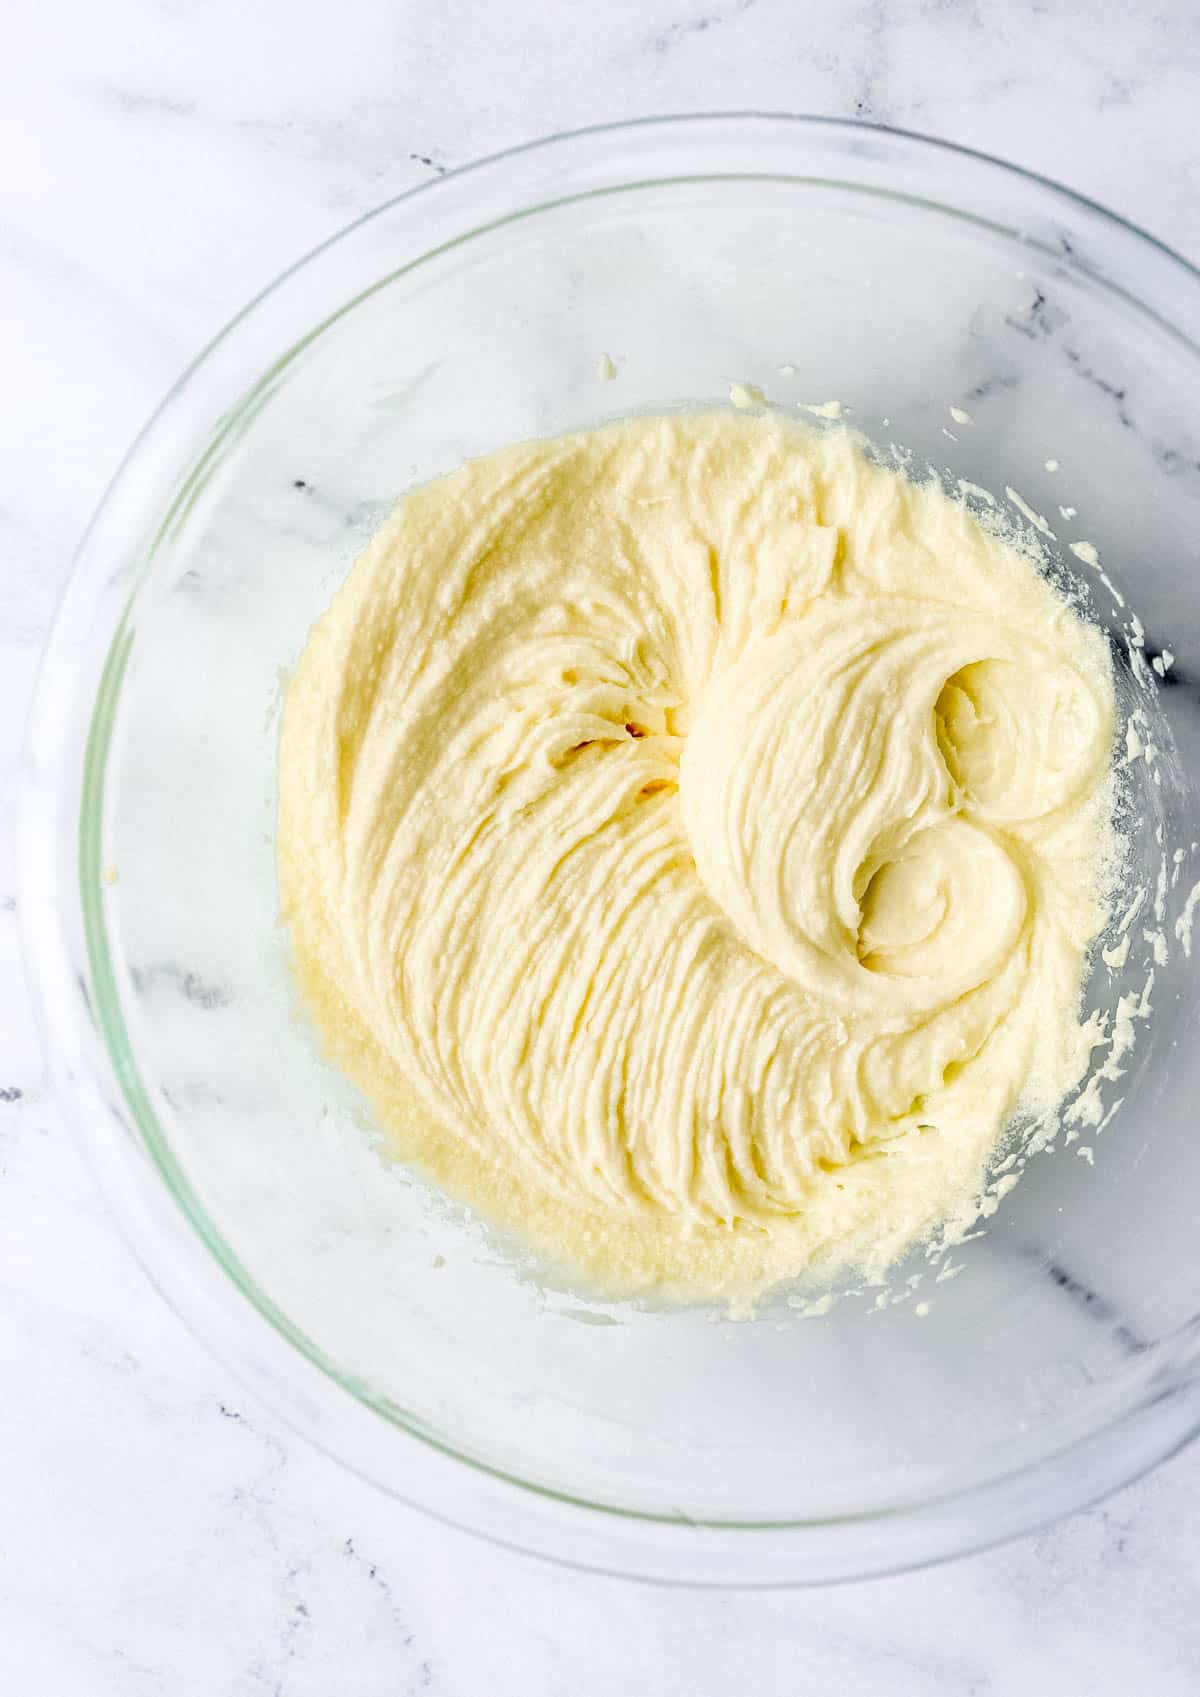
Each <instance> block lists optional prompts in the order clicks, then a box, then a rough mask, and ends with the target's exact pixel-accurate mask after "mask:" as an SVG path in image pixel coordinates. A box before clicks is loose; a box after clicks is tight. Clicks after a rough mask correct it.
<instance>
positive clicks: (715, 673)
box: [279, 413, 1114, 1296]
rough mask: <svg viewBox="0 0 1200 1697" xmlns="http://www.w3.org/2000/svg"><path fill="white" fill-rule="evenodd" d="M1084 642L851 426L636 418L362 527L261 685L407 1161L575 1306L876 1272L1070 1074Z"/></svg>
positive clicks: (1073, 623) (1017, 563) (319, 993)
mask: <svg viewBox="0 0 1200 1697" xmlns="http://www.w3.org/2000/svg"><path fill="white" fill-rule="evenodd" d="M1113 717H1114V706H1113V689H1112V680H1111V673H1110V666H1109V660H1108V656H1107V651H1106V648H1105V645H1104V643H1103V641H1102V639H1101V637H1100V635H1099V633H1098V632H1097V631H1095V630H1093V629H1091V628H1090V627H1088V626H1087V625H1085V624H1084V623H1083V622H1082V621H1081V620H1080V618H1079V617H1078V616H1077V615H1076V614H1075V613H1074V612H1073V611H1072V610H1071V608H1070V607H1069V606H1068V605H1067V604H1066V603H1065V602H1064V601H1063V600H1062V599H1061V598H1060V597H1059V596H1058V595H1057V594H1056V592H1055V591H1054V590H1053V589H1052V588H1051V587H1050V586H1049V585H1048V584H1047V582H1046V581H1045V580H1044V579H1043V578H1042V577H1041V576H1040V575H1039V573H1038V572H1037V570H1036V569H1035V567H1034V565H1033V564H1031V563H1030V561H1029V560H1028V559H1027V558H1025V557H1024V555H1022V554H1021V553H1020V552H1019V551H1017V550H1016V549H1015V548H1014V547H1013V546H1011V545H1009V544H1008V543H1006V542H1005V541H1004V540H1002V539H1001V538H1000V537H998V536H996V535H992V534H990V533H988V532H987V531H985V530H984V529H983V528H982V527H981V526H980V525H979V524H978V523H977V522H976V520H975V519H974V518H973V517H972V516H971V515H970V514H969V513H968V512H967V511H966V509H965V508H964V507H963V506H962V505H961V504H959V503H956V502H954V501H952V500H950V499H949V498H948V497H947V496H946V495H945V494H944V493H943V492H942V490H941V489H940V488H938V487H936V486H934V485H929V486H925V487H919V486H916V485H914V484H913V483H912V482H910V481H908V480H907V479H906V478H904V477H903V476H901V475H899V474H898V473H896V472H894V471H890V470H888V469H885V468H884V467H882V466H880V465H877V464H874V463H872V462H871V461H870V460H869V459H868V458H867V456H866V455H865V454H864V452H863V449H862V446H861V444H860V442H859V441H858V440H857V439H856V438H855V437H854V436H853V435H852V434H851V433H850V432H848V431H845V430H833V431H826V432H817V431H810V430H803V429H800V428H798V427H796V426H793V425H789V424H786V423H784V422H782V421H779V420H777V419H773V418H755V417H744V416H738V415H733V414H725V413H712V414H690V415H689V414H684V415H677V416H673V417H667V418H657V419H645V420H637V421H634V422H630V423H624V424H620V425H614V426H611V427H608V428H604V429H601V430H596V431H591V432H586V433H581V434H579V435H574V436H569V437H564V438H561V439H559V440H556V441H542V442H532V443H528V444H525V445H522V446H518V447H514V448H511V449H507V450H505V451H503V452H500V453H497V454H493V455H491V456H489V457H488V458H486V459H482V460H478V461H474V462H471V463H469V464H467V465H465V466H463V467H462V468H461V469H460V470H459V471H457V472H455V473H453V474H452V475H451V476H448V477H445V478H442V479H440V480H438V481H437V482H435V483H432V484H429V485H428V486H426V487H424V488H422V489H419V490H417V491H415V492H414V493H413V494H410V495H409V496H407V497H406V498H405V499H404V500H403V501H402V502H401V503H400V505H399V506H398V507H397V508H396V510H395V512H394V513H393V514H392V516H391V518H390V519H389V520H388V521H387V523H386V524H385V525H384V526H383V528H382V529H381V530H380V531H379V533H378V534H377V535H376V537H375V538H374V540H373V541H372V542H371V544H370V546H369V547H368V548H367V550H366V552H365V553H364V554H363V555H362V557H361V558H360V559H359V561H358V562H357V564H356V565H355V567H354V569H353V571H352V572H351V574H350V576H349V578H348V579H347V581H346V583H345V585H344V586H343V587H342V589H341V590H340V591H339V592H338V594H337V595H336V596H335V598H334V600H333V602H332V604H331V606H330V607H329V609H328V611H327V612H326V613H325V615H324V617H323V618H322V619H321V620H320V621H319V622H318V623H317V625H316V626H315V627H314V629H313V631H312V634H311V636H310V639H309V642H308V645H307V647H306V649H305V651H304V654H303V656H302V658H301V660H300V663H299V666H298V668H297V671H296V674H295V677H294V679H293V681H292V683H291V685H290V687H289V690H288V694H287V700H286V706H285V714H284V726H283V735H282V745H281V768H280V778H281V801H280V836H279V867H280V879H281V888H282V896H283V905H284V912H285V917H286V920H287V922H288V925H289V928H290V935H291V943H292V952H293V962H294V968H295V971H296V974H297V977H298V980H299V983H300V986H301V990H302V993H303V997H304V1000H305V1003H306V1006H307V1008H308V1010H309V1011H310V1013H311V1015H312V1016H313V1018H314V1020H315V1022H316V1025H317V1027H318V1029H319V1031H320V1033H321V1035H322V1039H323V1043H324V1045H325V1048H326V1050H327V1052H328V1054H329V1055H330V1057H331V1058H332V1059H333V1060H335V1061H336V1062H337V1063H338V1064H339V1065H340V1066H341V1067H342V1068H343V1070H344V1071H346V1072H347V1073H348V1074H349V1075H350V1077H351V1078H352V1079H353V1080H354V1081H355V1082H356V1083H357V1084H358V1085H359V1086H360V1087H361V1088H362V1089H363V1090H364V1091H365V1092H366V1094H367V1095H368V1096H369V1097H370V1098H371V1100H372V1101H373V1103H374V1104H375V1107H376V1110H377V1113H378V1116H379V1119H380V1121H381V1123H382V1125H383V1126H384V1127H385V1128H386V1130H387V1131H388V1132H389V1134H390V1135H391V1138H392V1140H393V1142H394V1146H395V1148H396V1150H397V1152H398V1153H399V1154H401V1155H402V1156H403V1157H404V1158H406V1159H411V1160H415V1161H416V1162H417V1163H418V1164H419V1165H420V1166H422V1167H423V1168H424V1170H425V1171H426V1172H428V1173H429V1174H430V1175H432V1176H433V1177H434V1178H435V1179H436V1180H438V1181H440V1182H441V1183H442V1184H443V1185H444V1186H445V1187H447V1188H448V1189H450V1190H451V1191H453V1192H454V1193H456V1194H459V1195H461V1196H464V1197H466V1198H467V1199H468V1200H470V1201H471V1202H473V1203H475V1204H476V1205H477V1206H478V1207H479V1208H480V1209H481V1211H482V1212H483V1213H484V1214H485V1215H487V1216H489V1217H491V1218H492V1219H494V1220H497V1221H499V1222H502V1223H504V1224H506V1225H508V1226H511V1227H515V1228H516V1229H517V1230H518V1231H519V1232H520V1233H521V1234H522V1235H523V1236H524V1238H525V1239H526V1240H527V1241H528V1242H531V1243H532V1244H533V1245H535V1246H536V1247H537V1248H538V1249H539V1250H541V1251H543V1252H545V1253H548V1254H550V1255H552V1256H554V1257H556V1258H557V1259H559V1260H560V1261H562V1262H564V1263H566V1264H567V1265H568V1266H569V1267H571V1268H573V1269H575V1270H576V1271H579V1272H582V1273H583V1274H584V1275H586V1276H588V1277H589V1278H591V1279H592V1280H593V1282H597V1283H599V1284H601V1285H604V1286H606V1287H608V1288H616V1289H621V1290H638V1289H648V1288H654V1289H657V1290H659V1291H662V1292H665V1293H668V1294H673V1295H677V1296H712V1295H731V1294H739V1293H740V1294H747V1293H752V1292H755V1291H759V1290H762V1289H764V1288H766V1287H768V1286H770V1285H771V1284H773V1283H775V1282H777V1281H779V1280H781V1279H785V1278H788V1277H790V1276H794V1275H797V1274H799V1273H802V1272H811V1271H813V1270H814V1269H816V1270H820V1271H822V1272H831V1271H838V1270H842V1269H845V1268H848V1267H862V1268H866V1269H868V1270H876V1271H878V1270H879V1269H881V1268H883V1267H885V1266H886V1265H887V1264H888V1263H889V1262H890V1261H892V1260H893V1259H894V1258H895V1257H896V1256H897V1255H899V1254H900V1253H901V1252H902V1251H903V1250H904V1249H905V1248H906V1247H908V1246H909V1245H911V1244H912V1243H913V1242H914V1241H915V1240H917V1239H919V1238H920V1237H922V1235H924V1234H928V1233H929V1232H931V1231H932V1230H933V1229H934V1228H935V1227H937V1226H938V1225H939V1223H940V1222H942V1221H944V1220H945V1218H946V1217H947V1215H948V1214H950V1213H951V1212H952V1211H954V1210H957V1209H961V1208H963V1207H964V1205H966V1204H968V1203H969V1201H970V1199H971V1198H972V1196H974V1195H976V1194H977V1193H978V1189H979V1186H980V1184H981V1181H982V1178H983V1175H984V1171H985V1168H986V1165H987V1161H988V1158H989V1156H990V1155H991V1154H992V1153H993V1151H994V1150H995V1148H996V1146H997V1143H998V1141H999V1139H1000V1137H1001V1135H1002V1132H1003V1130H1004V1128H1005V1126H1006V1124H1007V1123H1008V1122H1009V1121H1010V1120H1011V1118H1012V1116H1013V1114H1014V1112H1015V1111H1016V1110H1017V1109H1018V1108H1030V1109H1036V1108H1044V1107H1047V1106H1049V1105H1052V1104H1053V1103H1054V1102H1055V1101H1056V1100H1057V1099H1058V1098H1059V1097H1061V1095H1062V1094H1063V1093H1064V1091H1065V1090H1066V1089H1067V1088H1068V1087H1069V1086H1071V1085H1072V1084H1073V1083H1075V1082H1076V1081H1077V1080H1078V1079H1079V1078H1080V1076H1081V1075H1082V1073H1083V1071H1084V1069H1085V1066H1086V1061H1087V1053H1088V1046H1089V1045H1088V1038H1087V1036H1086V1034H1085V1031H1084V1030H1083V1029H1081V1027H1080V1024H1079V1018H1078V1010H1079V998H1080V988H1081V980H1082V974H1083V968H1084V963H1085V957H1086V954H1087V950H1088V946H1089V944H1090V942H1091V940H1092V939H1093V937H1094V936H1095V935H1096V933H1097V931H1098V929H1099V928H1100V926H1101V925H1102V923H1103V921H1104V919H1105V916H1106V886H1105V851H1106V849H1107V847H1108V846H1109V844H1110V842H1111V837H1110V815H1111V800H1112V785H1111V777H1110V767H1111V759H1110V748H1111V742H1112V735H1113Z"/></svg>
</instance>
